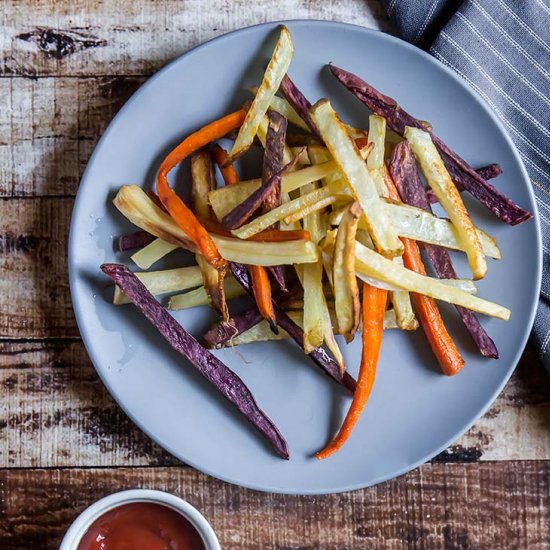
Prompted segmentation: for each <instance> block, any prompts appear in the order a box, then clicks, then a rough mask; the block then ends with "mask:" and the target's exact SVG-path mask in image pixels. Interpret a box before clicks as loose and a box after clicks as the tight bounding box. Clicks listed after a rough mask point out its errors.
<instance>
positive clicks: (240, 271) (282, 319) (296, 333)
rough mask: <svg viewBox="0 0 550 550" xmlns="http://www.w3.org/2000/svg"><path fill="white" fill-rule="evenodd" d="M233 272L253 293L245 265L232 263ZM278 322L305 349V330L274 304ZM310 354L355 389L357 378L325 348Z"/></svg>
mask: <svg viewBox="0 0 550 550" xmlns="http://www.w3.org/2000/svg"><path fill="white" fill-rule="evenodd" d="M230 267H231V272H232V273H233V276H234V277H235V279H236V280H237V281H238V282H239V283H240V284H241V285H242V287H243V288H244V289H245V290H246V291H247V293H248V294H249V295H251V294H252V285H251V283H250V278H249V276H248V273H247V272H246V268H244V266H242V265H239V264H236V263H233V262H232V263H231V264H230ZM273 307H274V309H275V315H276V318H277V324H278V325H279V327H280V328H282V329H283V330H285V331H286V332H287V333H288V334H289V335H290V337H291V338H292V339H293V340H294V341H295V342H296V343H297V344H298V345H299V346H300V347H301V348H302V349H303V347H304V332H303V330H302V329H301V328H300V327H299V326H298V325H297V324H296V323H294V321H292V319H291V318H290V317H289V316H288V315H287V313H285V312H284V311H283V310H282V309H280V308H279V307H278V306H277V304H274V305H273ZM308 356H309V357H310V358H311V359H312V360H313V361H314V362H315V363H316V364H317V365H318V366H319V367H320V368H321V369H322V370H323V372H324V373H325V374H326V375H327V376H329V377H330V378H332V379H333V380H334V381H335V382H337V383H338V384H340V385H342V386H343V387H344V388H346V389H347V390H348V391H349V392H351V393H353V392H354V391H355V387H356V382H355V379H354V378H353V377H352V376H351V375H350V374H349V373H347V372H344V373H342V372H341V371H340V368H339V366H338V364H337V363H336V361H334V359H332V357H330V356H329V355H328V354H327V352H326V351H325V350H324V349H323V348H317V349H314V350H313V351H311V352H310V353H309V354H308Z"/></svg>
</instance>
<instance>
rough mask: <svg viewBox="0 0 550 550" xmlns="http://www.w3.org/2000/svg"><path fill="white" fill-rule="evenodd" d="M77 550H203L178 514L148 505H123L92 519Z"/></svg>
mask: <svg viewBox="0 0 550 550" xmlns="http://www.w3.org/2000/svg"><path fill="white" fill-rule="evenodd" d="M78 550H205V547H204V544H203V542H202V538H201V536H200V535H199V533H198V532H197V530H196V529H195V528H194V527H193V525H192V524H191V522H189V521H188V520H187V519H186V518H184V517H183V516H182V515H181V514H180V513H178V512H176V511H175V510H172V509H171V508H168V507H167V506H163V505H162V504H155V503H151V502H135V503H131V504H123V505H121V506H118V507H117V508H113V509H112V510H109V511H108V512H106V513H105V514H103V515H102V516H101V517H99V518H98V519H96V520H95V521H94V522H93V523H92V525H90V527H89V529H88V530H87V531H86V533H85V534H84V536H83V537H82V539H81V541H80V543H79V545H78Z"/></svg>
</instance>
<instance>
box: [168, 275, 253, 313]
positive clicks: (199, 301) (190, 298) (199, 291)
mask: <svg viewBox="0 0 550 550" xmlns="http://www.w3.org/2000/svg"><path fill="white" fill-rule="evenodd" d="M223 286H224V291H225V297H226V298H227V299H228V300H231V299H232V298H237V296H243V295H244V294H245V291H244V290H243V288H242V286H241V285H240V284H239V283H238V282H237V281H236V280H235V279H233V277H230V278H229V277H228V278H227V279H225V280H224V282H223ZM210 304H211V300H210V296H208V294H207V293H206V290H205V289H204V287H202V286H201V287H199V288H196V289H195V290H190V291H189V292H186V293H184V294H177V295H176V296H172V297H171V298H170V300H169V301H168V309H170V310H172V311H177V310H180V309H189V308H191V307H197V306H207V305H210Z"/></svg>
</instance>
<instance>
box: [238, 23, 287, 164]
mask: <svg viewBox="0 0 550 550" xmlns="http://www.w3.org/2000/svg"><path fill="white" fill-rule="evenodd" d="M293 54H294V46H293V45H292V38H291V36H290V32H289V31H288V29H287V28H286V27H284V26H281V32H280V34H279V40H278V41H277V45H276V46H275V51H274V52H273V55H272V57H271V59H270V61H269V63H268V65H267V69H266V71H265V73H264V76H263V79H262V83H261V84H260V86H259V88H258V91H257V93H256V95H255V96H254V100H253V101H252V105H251V106H250V108H249V109H248V112H247V113H246V118H245V120H244V122H243V124H242V126H241V128H240V130H239V133H238V135H237V139H236V140H235V143H234V144H233V147H232V149H231V152H230V153H229V157H230V161H231V162H232V161H234V160H235V159H236V158H237V157H239V156H240V155H242V154H243V153H245V152H246V151H248V149H249V148H250V146H251V145H252V142H253V141H254V137H255V136H256V132H257V131H258V126H259V125H260V122H261V120H262V118H263V116H264V115H265V114H266V112H267V110H268V109H269V104H270V103H271V100H272V99H273V97H274V96H275V93H276V92H277V89H278V88H279V85H280V84H281V80H282V79H283V77H284V76H285V74H286V72H287V71H288V67H289V66H290V61H291V60H292V55H293Z"/></svg>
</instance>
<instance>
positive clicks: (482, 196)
mask: <svg viewBox="0 0 550 550" xmlns="http://www.w3.org/2000/svg"><path fill="white" fill-rule="evenodd" d="M330 70H331V72H332V74H333V75H334V76H335V77H336V78H337V79H338V80H339V81H340V82H341V83H342V84H343V85H344V86H345V87H346V88H347V89H348V90H349V91H350V92H351V93H352V94H354V95H355V97H357V99H359V101H361V102H362V103H364V104H365V105H366V106H367V107H368V108H369V109H370V110H371V111H373V112H374V113H375V114H377V115H381V116H383V117H384V118H385V119H386V121H387V123H388V126H389V127H390V128H391V129H392V130H393V131H394V132H396V133H397V134H399V135H401V136H402V135H403V133H404V131H405V127H406V126H411V127H415V128H419V129H421V130H425V129H426V127H425V126H424V125H423V124H422V122H421V121H419V120H417V119H416V118H414V117H412V116H411V115H410V114H409V113H407V112H406V111H405V110H404V109H402V108H401V107H400V106H399V105H398V104H397V103H396V101H395V100H393V99H392V98H390V97H387V96H385V95H383V94H381V93H380V92H379V91H378V90H375V89H374V88H373V87H372V86H370V85H369V84H367V83H366V82H365V81H364V80H362V79H360V78H359V77H358V76H356V75H354V74H353V73H350V72H348V71H344V70H343V69H339V68H338V67H335V66H334V65H330ZM433 141H434V143H435V145H436V147H437V148H438V150H439V152H440V153H441V156H442V159H443V161H444V162H445V165H446V166H447V169H448V170H449V173H450V175H451V177H452V178H453V180H454V181H455V182H456V183H459V184H460V185H462V186H463V187H464V189H466V190H467V191H468V192H469V193H471V194H472V195H473V196H474V197H475V198H476V199H478V200H479V201H480V202H481V203H482V204H483V205H484V206H486V207H487V208H488V209H489V210H491V211H492V212H493V213H494V214H495V215H496V216H497V217H498V218H500V219H501V220H502V221H503V222H505V223H509V224H510V225H516V224H518V223H522V222H524V221H525V220H528V219H529V218H531V217H532V214H531V213H530V212H528V211H527V210H525V209H523V208H521V207H520V206H518V205H517V204H514V202H512V201H511V200H510V199H509V198H508V197H506V196H504V195H503V194H502V193H501V192H500V191H499V190H498V189H496V188H495V187H493V186H492V185H491V184H490V183H488V182H487V181H486V180H484V179H483V178H482V177H481V176H480V175H479V174H477V173H476V172H475V170H474V169H473V168H472V167H471V166H469V165H468V163H467V162H466V161H464V160H463V159H462V158H460V157H459V156H458V155H457V154H456V153H455V152H454V151H452V150H451V149H449V148H448V147H447V146H446V145H445V143H443V141H442V140H440V139H439V138H438V137H437V136H435V135H433Z"/></svg>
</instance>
